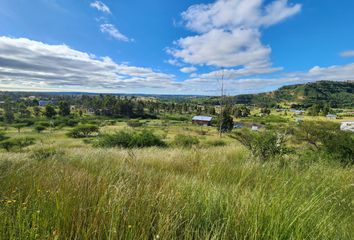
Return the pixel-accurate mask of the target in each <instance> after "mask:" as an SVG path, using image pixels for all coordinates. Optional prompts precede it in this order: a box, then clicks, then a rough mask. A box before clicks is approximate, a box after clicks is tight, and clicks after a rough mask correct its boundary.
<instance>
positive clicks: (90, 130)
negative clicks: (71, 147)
mask: <svg viewBox="0 0 354 240" xmlns="http://www.w3.org/2000/svg"><path fill="white" fill-rule="evenodd" d="M98 133H99V127H98V126H96V125H93V124H82V125H79V126H77V127H75V128H73V129H72V130H71V131H70V132H69V133H68V135H69V136H70V137H73V138H87V137H92V136H93V135H94V134H98Z"/></svg>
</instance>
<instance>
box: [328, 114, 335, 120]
mask: <svg viewBox="0 0 354 240" xmlns="http://www.w3.org/2000/svg"><path fill="white" fill-rule="evenodd" d="M326 118H327V119H331V120H335V119H337V115H335V114H327V116H326Z"/></svg>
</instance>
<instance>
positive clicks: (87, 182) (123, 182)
mask: <svg viewBox="0 0 354 240" xmlns="http://www.w3.org/2000/svg"><path fill="white" fill-rule="evenodd" d="M146 124H147V125H146V126H145V128H149V129H153V130H154V131H155V132H156V134H159V135H161V136H163V137H164V139H166V140H167V141H169V142H171V141H172V140H173V138H174V136H175V135H176V134H180V133H183V134H190V135H193V136H198V138H200V139H201V146H200V147H193V148H190V149H183V148H177V147H169V148H163V149H161V148H146V149H130V150H124V149H118V148H116V149H100V148H94V147H92V146H91V145H88V144H85V143H84V142H83V141H82V140H77V139H71V138H68V137H67V136H66V135H65V133H66V132H67V131H68V129H65V128H64V129H61V130H56V131H50V130H47V131H45V132H44V133H41V134H38V133H34V132H33V130H32V129H30V128H25V129H23V130H22V132H21V133H20V134H19V133H17V131H16V130H15V129H12V128H10V129H8V130H7V132H8V135H9V136H17V135H21V136H30V137H35V138H36V139H38V140H37V143H36V145H34V146H31V147H29V148H27V149H25V150H23V151H19V152H10V153H8V152H5V151H1V152H0V239H354V231H353V229H354V168H353V167H347V168H343V166H341V165H339V164H338V163H335V162H328V161H325V160H323V159H322V158H321V156H320V155H318V156H317V155H316V156H313V155H311V156H308V155H306V154H305V153H304V154H302V155H296V156H295V155H294V156H292V155H290V156H287V157H285V158H283V159H274V160H272V161H269V162H266V163H261V162H259V161H257V160H255V159H253V157H251V155H250V154H249V152H248V151H247V150H246V149H244V148H243V147H242V146H241V145H240V144H239V143H237V142H236V141H235V140H233V139H231V138H228V137H224V138H223V140H224V141H225V142H226V143H227V145H226V146H224V147H210V146H207V144H206V143H207V142H208V141H211V140H214V139H217V132H216V130H215V128H204V129H201V128H200V127H195V126H191V125H189V124H184V123H173V122H169V123H168V124H166V123H164V122H161V121H157V120H156V121H155V120H151V121H149V122H147V123H146ZM125 128H127V126H126V124H125V123H124V122H120V123H117V124H116V125H114V126H105V127H103V128H102V129H101V131H102V132H113V131H116V130H120V129H125ZM202 130H203V131H202Z"/></svg>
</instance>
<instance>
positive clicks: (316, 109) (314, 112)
mask: <svg viewBox="0 0 354 240" xmlns="http://www.w3.org/2000/svg"><path fill="white" fill-rule="evenodd" d="M307 111H308V114H309V115H310V116H318V114H319V113H320V111H321V106H320V105H318V104H313V105H312V106H311V107H309V108H308V109H307Z"/></svg>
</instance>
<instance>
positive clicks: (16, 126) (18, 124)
mask: <svg viewBox="0 0 354 240" xmlns="http://www.w3.org/2000/svg"><path fill="white" fill-rule="evenodd" d="M12 126H13V127H14V128H16V129H17V132H18V133H21V129H22V128H24V127H26V126H27V124H26V123H16V124H14V125H12Z"/></svg>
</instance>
